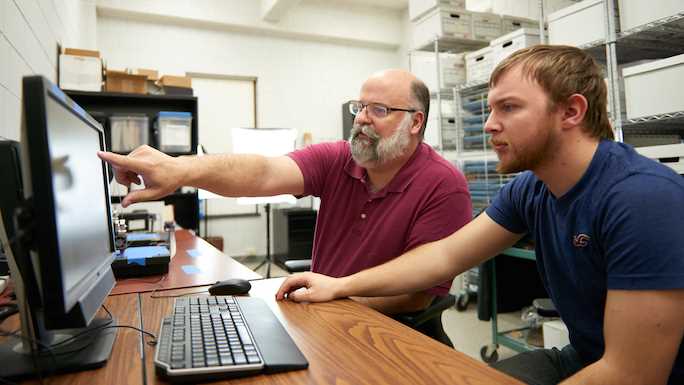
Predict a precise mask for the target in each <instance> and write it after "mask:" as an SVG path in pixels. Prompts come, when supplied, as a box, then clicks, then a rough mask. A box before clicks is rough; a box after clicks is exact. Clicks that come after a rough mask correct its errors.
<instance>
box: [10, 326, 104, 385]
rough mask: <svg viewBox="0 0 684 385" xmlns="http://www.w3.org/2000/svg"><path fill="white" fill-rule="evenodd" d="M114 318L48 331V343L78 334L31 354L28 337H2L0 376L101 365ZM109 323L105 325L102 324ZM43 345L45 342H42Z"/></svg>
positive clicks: (64, 370) (32, 375)
mask: <svg viewBox="0 0 684 385" xmlns="http://www.w3.org/2000/svg"><path fill="white" fill-rule="evenodd" d="M116 325H117V322H116V319H109V318H95V319H94V320H93V321H92V322H91V323H90V325H89V326H88V327H85V328H78V329H63V330H57V331H55V332H48V333H49V334H52V335H53V337H54V338H53V339H52V342H51V344H52V345H54V344H57V343H59V341H63V340H65V339H66V338H69V337H71V336H75V335H81V337H79V338H77V339H75V340H73V341H69V342H66V343H63V344H60V345H57V346H55V347H54V348H52V354H50V352H49V351H48V350H47V349H44V348H41V349H39V350H37V351H36V352H35V353H34V354H31V349H30V348H29V346H28V341H24V340H22V339H21V337H19V336H17V337H11V336H10V337H5V340H4V341H3V343H2V344H0V362H2V365H0V378H4V379H7V378H11V379H15V378H26V377H36V376H38V375H43V376H45V375H50V374H53V373H63V372H75V371H81V370H88V369H94V368H99V367H101V366H104V364H105V363H106V362H107V359H109V356H110V355H111V352H112V347H113V345H114V340H115V339H116V333H117V329H116V328H113V327H111V326H116ZM107 326H109V327H108V328H105V327H107ZM46 345H47V344H46Z"/></svg>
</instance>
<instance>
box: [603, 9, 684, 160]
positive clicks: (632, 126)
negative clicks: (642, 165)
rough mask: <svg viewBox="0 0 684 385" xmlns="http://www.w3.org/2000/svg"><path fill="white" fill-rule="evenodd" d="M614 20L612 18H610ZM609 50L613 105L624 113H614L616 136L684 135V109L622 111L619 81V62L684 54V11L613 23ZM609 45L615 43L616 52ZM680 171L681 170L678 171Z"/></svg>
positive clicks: (608, 41)
mask: <svg viewBox="0 0 684 385" xmlns="http://www.w3.org/2000/svg"><path fill="white" fill-rule="evenodd" d="M614 3H615V0H606V7H607V8H609V7H614ZM608 22H610V20H608ZM608 27H611V25H610V23H609V24H608ZM608 31H609V32H610V33H609V37H608V39H607V41H606V47H607V48H606V51H607V52H608V55H613V53H614V56H613V57H611V56H608V58H609V59H610V60H608V62H609V65H608V68H609V71H610V72H611V73H613V74H614V78H613V79H612V80H611V81H610V88H609V92H610V95H611V98H610V99H611V102H612V107H616V108H617V110H615V109H614V110H613V111H619V112H620V113H614V114H613V125H614V127H615V131H616V139H617V140H619V141H624V139H625V138H624V137H625V135H628V136H632V135H679V136H682V137H684V111H675V112H671V113H666V114H658V115H652V116H644V117H639V118H636V119H627V118H626V116H625V115H624V114H623V113H622V111H620V108H621V107H620V102H619V100H620V96H621V95H622V94H623V93H624V90H623V89H621V85H620V82H619V79H620V76H621V74H618V73H617V72H618V65H622V64H627V63H631V62H635V61H638V60H646V59H662V58H667V57H671V56H675V55H680V54H684V12H681V13H678V14H676V15H671V16H669V17H665V18H662V19H659V20H656V21H653V22H651V23H647V24H644V25H641V26H637V27H635V28H631V29H629V30H625V31H621V32H618V28H617V26H615V25H613V26H612V28H610V29H609V30H608ZM608 47H613V48H614V52H612V51H609V50H608ZM678 172H679V171H678Z"/></svg>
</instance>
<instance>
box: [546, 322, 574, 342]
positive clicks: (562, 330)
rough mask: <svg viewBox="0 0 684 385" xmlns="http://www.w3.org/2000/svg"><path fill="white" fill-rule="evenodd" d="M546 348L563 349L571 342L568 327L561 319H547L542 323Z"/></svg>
mask: <svg viewBox="0 0 684 385" xmlns="http://www.w3.org/2000/svg"><path fill="white" fill-rule="evenodd" d="M542 325H543V326H542V331H543V333H544V349H551V348H557V349H562V348H563V347H564V346H566V345H568V344H569V343H570V338H569V337H568V327H567V326H565V323H563V321H561V320H553V321H546V322H544V323H543V324H542Z"/></svg>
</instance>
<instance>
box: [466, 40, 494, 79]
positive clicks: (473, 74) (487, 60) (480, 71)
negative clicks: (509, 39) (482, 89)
mask: <svg viewBox="0 0 684 385" xmlns="http://www.w3.org/2000/svg"><path fill="white" fill-rule="evenodd" d="M465 62H466V80H467V82H468V83H470V82H474V81H478V80H483V81H486V80H489V75H491V73H492V70H493V69H494V67H492V47H484V48H482V49H478V50H477V51H473V52H470V53H466V55H465Z"/></svg>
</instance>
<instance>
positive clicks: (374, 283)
mask: <svg viewBox="0 0 684 385" xmlns="http://www.w3.org/2000/svg"><path fill="white" fill-rule="evenodd" d="M447 244H448V242H446V240H441V241H436V242H431V243H427V244H424V245H421V246H419V247H416V248H415V249H413V250H411V251H409V252H407V253H406V254H404V255H402V256H401V257H399V258H395V259H394V260H392V261H390V262H388V263H385V264H383V265H380V266H376V267H373V268H371V269H368V270H364V271H361V272H358V273H356V274H353V275H350V276H347V277H344V278H341V281H340V283H341V285H340V291H339V293H337V295H336V297H353V296H358V297H389V296H396V295H401V294H406V293H414V292H419V291H422V290H425V289H428V288H430V287H433V286H435V285H437V284H439V283H442V282H444V281H448V280H451V279H453V278H454V277H455V276H456V275H457V274H458V273H460V266H459V265H454V264H452V263H451V262H450V261H451V259H450V258H449V256H448V250H447V249H446V248H447V247H448V246H447ZM425 258H430V259H431V261H430V263H425ZM396 277H402V279H399V280H398V279H396Z"/></svg>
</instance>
